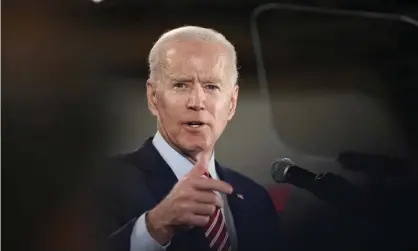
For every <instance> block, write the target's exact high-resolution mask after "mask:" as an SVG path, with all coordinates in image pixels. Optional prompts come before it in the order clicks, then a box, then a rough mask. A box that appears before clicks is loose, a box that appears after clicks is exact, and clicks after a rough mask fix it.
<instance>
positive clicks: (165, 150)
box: [152, 131, 218, 179]
mask: <svg viewBox="0 0 418 251" xmlns="http://www.w3.org/2000/svg"><path fill="white" fill-rule="evenodd" d="M152 144H153V145H154V147H155V148H156V149H157V151H158V152H159V153H160V155H161V157H162V158H163V159H164V160H165V162H166V163H167V164H168V165H169V166H170V168H171V169H172V170H173V172H174V174H175V175H176V176H177V179H181V178H183V177H184V175H186V174H187V173H188V172H190V171H191V170H192V168H193V166H194V164H193V163H192V162H191V161H190V160H189V159H187V158H186V157H184V156H183V155H181V154H180V153H178V152H177V151H176V150H174V149H173V148H172V147H171V146H170V145H169V144H168V143H167V141H165V139H164V138H163V137H162V135H161V134H160V132H159V131H157V133H156V134H155V136H154V138H153V140H152ZM208 172H209V174H210V175H211V176H212V178H214V179H218V175H217V173H216V168H215V153H212V156H211V158H210V160H209V163H208Z"/></svg>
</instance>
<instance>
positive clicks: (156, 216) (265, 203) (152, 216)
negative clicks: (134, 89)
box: [97, 26, 284, 251]
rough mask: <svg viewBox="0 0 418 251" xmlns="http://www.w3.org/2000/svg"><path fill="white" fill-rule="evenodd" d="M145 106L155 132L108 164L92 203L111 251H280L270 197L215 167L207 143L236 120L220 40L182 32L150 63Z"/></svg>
mask: <svg viewBox="0 0 418 251" xmlns="http://www.w3.org/2000/svg"><path fill="white" fill-rule="evenodd" d="M149 67H150V76H149V79H148V81H147V87H146V88H147V100H148V107H149V110H150V111H151V113H152V114H153V115H154V116H155V117H156V118H157V128H158V131H157V133H156V135H155V136H154V137H153V138H150V139H148V140H147V141H146V142H145V144H144V145H143V146H142V147H141V148H140V149H139V150H137V151H135V152H133V153H130V154H126V155H122V156H119V157H117V158H114V159H113V160H112V161H111V162H110V163H109V165H107V166H106V168H105V170H103V171H102V174H103V177H104V179H102V183H101V184H100V186H99V188H100V190H99V193H98V195H97V197H98V199H99V201H100V202H99V203H100V204H99V206H100V214H99V216H100V225H101V226H102V227H101V228H102V230H104V231H105V233H106V235H107V240H108V245H109V247H110V248H111V249H112V250H130V251H148V250H149V251H154V250H155V251H157V250H170V251H171V250H179V251H180V250H181V251H184V250H196V251H200V250H222V251H223V250H284V243H283V241H282V236H281V234H280V231H279V219H278V216H277V214H276V212H275V209H274V206H273V203H272V202H271V200H270V198H269V196H268V193H267V192H266V190H265V189H264V188H263V187H261V186H260V185H258V184H256V183H255V182H253V181H252V180H250V179H249V178H246V177H244V176H242V175H241V174H238V173H237V172H234V171H232V170H230V169H227V168H224V167H222V166H220V165H219V164H218V163H217V162H216V161H215V157H214V147H215V143H216V141H217V140H218V138H219V137H220V135H221V134H222V132H223V130H224V129H225V127H226V125H227V123H228V122H229V121H230V120H231V119H232V117H233V116H234V113H235V109H236V105H237V98H238V85H237V78H238V72H237V66H236V53H235V49H234V47H233V46H232V44H231V43H230V42H228V40H226V39H225V37H224V36H223V35H221V34H220V33H218V32H216V31H214V30H211V29H205V28H201V27H194V26H187V27H181V28H178V29H174V30H171V31H169V32H167V33H165V34H164V35H163V36H161V37H160V39H159V40H158V41H157V42H156V43H155V45H154V46H153V48H152V49H151V52H150V55H149Z"/></svg>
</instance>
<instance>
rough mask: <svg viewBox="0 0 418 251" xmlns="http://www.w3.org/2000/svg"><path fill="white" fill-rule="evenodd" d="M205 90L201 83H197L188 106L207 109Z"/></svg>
mask: <svg viewBox="0 0 418 251" xmlns="http://www.w3.org/2000/svg"><path fill="white" fill-rule="evenodd" d="M205 98H206V97H205V91H204V90H203V88H202V86H201V85H200V84H195V85H194V86H193V88H192V90H191V92H190V96H189V100H188V102H187V108H188V109H192V110H195V111H200V110H204V109H205Z"/></svg>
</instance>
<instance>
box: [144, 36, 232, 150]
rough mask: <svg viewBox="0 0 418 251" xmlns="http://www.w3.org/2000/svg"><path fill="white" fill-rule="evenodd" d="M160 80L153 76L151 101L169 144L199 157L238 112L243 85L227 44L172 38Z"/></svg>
mask: <svg viewBox="0 0 418 251" xmlns="http://www.w3.org/2000/svg"><path fill="white" fill-rule="evenodd" d="M165 48H166V50H165V54H164V55H165V56H164V58H165V60H164V61H163V64H162V66H161V69H160V72H159V73H157V74H159V77H158V79H157V80H156V81H155V82H153V81H152V80H150V81H148V84H147V98H148V106H149V108H150V110H151V112H152V114H153V115H155V116H156V117H157V120H158V127H159V130H160V132H161V134H162V135H163V136H164V137H165V139H166V140H167V141H168V143H169V144H171V145H172V146H173V147H175V148H177V149H178V150H180V151H182V152H183V153H185V154H187V155H189V156H191V157H195V156H196V154H198V153H200V152H207V153H209V152H210V151H212V150H213V147H214V145H215V142H216V141H217V140H218V138H219V136H220V135H221V134H222V132H223V130H224V129H225V126H226V124H227V123H228V121H230V120H231V119H232V117H233V115H234V113H235V108H236V104H237V97H238V86H237V85H235V83H233V82H232V81H231V79H232V78H231V73H232V72H231V71H230V69H231V68H230V66H231V65H230V64H231V62H230V57H229V55H228V51H227V49H226V48H224V47H223V46H222V45H221V44H219V43H215V42H205V41H181V42H171V43H169V44H167V45H166V47H165Z"/></svg>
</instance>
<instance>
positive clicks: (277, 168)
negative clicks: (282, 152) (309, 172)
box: [270, 158, 295, 183]
mask: <svg viewBox="0 0 418 251" xmlns="http://www.w3.org/2000/svg"><path fill="white" fill-rule="evenodd" d="M294 165H295V164H294V163H293V161H292V160H291V159H289V158H279V159H277V160H275V161H274V162H273V164H272V165H271V170H270V171H271V177H272V178H273V180H274V181H276V182H277V183H283V182H285V176H286V169H287V168H288V167H291V166H294Z"/></svg>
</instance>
